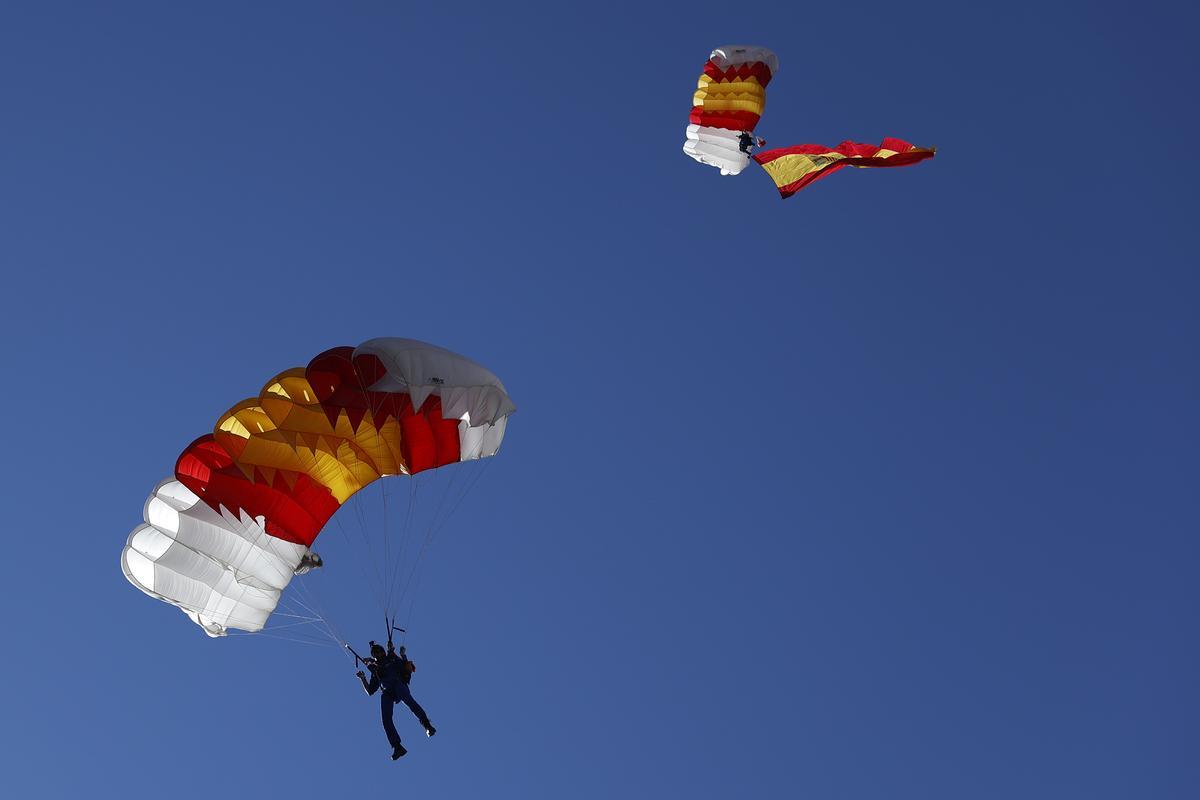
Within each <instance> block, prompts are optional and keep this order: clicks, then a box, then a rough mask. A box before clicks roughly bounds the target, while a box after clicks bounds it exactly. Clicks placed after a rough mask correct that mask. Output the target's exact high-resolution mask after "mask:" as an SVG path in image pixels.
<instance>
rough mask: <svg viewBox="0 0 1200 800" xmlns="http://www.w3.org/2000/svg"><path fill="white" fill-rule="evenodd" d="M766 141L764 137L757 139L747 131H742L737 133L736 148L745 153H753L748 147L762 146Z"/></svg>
mask: <svg viewBox="0 0 1200 800" xmlns="http://www.w3.org/2000/svg"><path fill="white" fill-rule="evenodd" d="M766 143H767V140H766V139H758V138H756V137H754V136H751V135H750V132H749V131H742V132H741V133H739V134H738V150H741V151H742V152H743V153H745V154H746V155H748V156H749V155H753V152H752V151H751V149H750V148H752V147H762V146H764V145H765V144H766Z"/></svg>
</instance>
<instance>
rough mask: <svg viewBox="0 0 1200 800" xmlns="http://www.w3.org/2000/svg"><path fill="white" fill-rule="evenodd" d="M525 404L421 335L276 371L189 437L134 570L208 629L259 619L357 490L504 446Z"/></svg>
mask: <svg viewBox="0 0 1200 800" xmlns="http://www.w3.org/2000/svg"><path fill="white" fill-rule="evenodd" d="M515 410H516V407H515V406H514V405H513V403H512V400H511V399H510V398H509V396H508V394H507V392H505V390H504V385H503V384H502V383H501V382H500V380H499V379H498V378H497V377H496V376H495V375H493V374H492V373H491V372H489V371H488V370H486V369H485V368H483V367H482V366H480V365H479V364H476V363H474V362H473V361H470V360H469V359H467V358H464V357H463V356H460V355H458V354H456V353H452V352H450V351H449V350H443V349H442V348H440V347H435V346H433V345H430V344H425V343H424V342H418V341H415V340H412V339H372V340H370V341H368V342H365V343H363V344H361V345H359V346H358V347H337V348H334V349H332V350H326V351H325V352H324V353H321V354H320V355H318V356H317V357H316V358H314V359H312V360H311V361H310V362H309V363H308V366H306V367H297V368H295V369H289V370H286V371H284V372H281V373H279V374H278V375H276V376H275V377H274V378H272V379H271V380H269V381H267V383H266V385H265V386H264V387H263V389H262V391H261V392H260V393H259V394H258V396H257V397H253V398H250V399H248V400H243V401H242V402H240V403H238V404H237V405H235V406H233V407H232V408H231V409H229V411H227V412H225V413H224V414H222V415H221V417H220V418H219V419H218V420H217V422H216V425H215V426H214V428H213V432H212V433H210V434H206V435H204V436H201V437H200V438H199V439H197V440H196V441H194V442H192V444H190V445H188V447H187V448H186V449H185V450H184V451H183V453H182V454H181V455H180V456H179V459H178V461H177V462H176V465H175V474H174V476H173V477H171V478H168V479H166V480H164V481H162V482H161V483H159V485H158V486H157V487H155V490H154V493H153V494H152V495H151V496H150V499H149V500H147V502H146V506H145V512H144V516H145V523H144V524H142V525H140V526H139V527H137V528H136V529H134V531H133V533H131V534H130V536H129V539H128V542H127V543H126V545H125V549H124V550H123V551H122V553H121V568H122V570H123V571H124V573H125V577H126V578H128V579H129V581H130V582H131V583H132V584H133V585H134V586H136V587H138V588H139V589H141V590H142V591H143V592H145V593H146V594H149V595H151V596H152V597H156V598H158V599H160V600H164V601H166V602H168V603H171V604H173V605H176V606H178V607H179V608H181V609H183V611H184V612H185V613H186V614H187V615H188V616H189V617H190V618H191V619H192V620H193V621H194V622H196V623H197V624H198V625H200V626H201V627H203V628H204V630H205V631H206V632H207V633H208V634H209V635H212V636H221V635H224V634H225V633H226V632H227V629H229V628H240V629H242V630H247V631H258V630H261V629H262V628H263V626H264V625H265V624H266V621H267V618H268V617H269V616H270V615H271V612H272V611H274V609H275V606H276V605H277V604H278V602H279V599H280V595H281V593H282V592H283V590H284V588H285V587H286V586H287V585H288V583H289V581H290V580H291V579H292V576H293V575H294V574H299V573H301V572H303V571H305V570H306V569H308V568H310V567H312V566H314V565H319V563H320V559H319V557H317V556H316V555H315V554H314V553H312V552H311V550H310V549H309V548H310V547H311V545H312V544H313V542H314V540H315V539H316V538H317V535H318V534H319V533H320V532H321V529H322V528H323V527H324V525H325V523H326V522H327V521H328V520H329V518H330V517H331V516H333V514H334V512H336V511H337V510H338V508H340V507H341V505H342V504H343V503H345V502H346V501H347V500H348V499H349V498H350V497H351V496H352V495H353V494H354V493H355V492H358V491H359V490H361V489H362V488H363V487H364V486H366V485H368V484H370V483H372V482H373V481H376V480H378V479H379V478H382V477H386V476H390V475H415V474H417V473H419V472H422V471H424V470H429V469H435V468H437V467H443V466H446V465H449V464H454V463H457V462H460V461H470V460H474V459H480V458H486V457H489V456H492V455H495V453H496V451H497V450H499V448H500V443H501V441H502V440H503V438H504V431H505V427H506V423H507V421H508V416H509V414H511V413H513V411H515Z"/></svg>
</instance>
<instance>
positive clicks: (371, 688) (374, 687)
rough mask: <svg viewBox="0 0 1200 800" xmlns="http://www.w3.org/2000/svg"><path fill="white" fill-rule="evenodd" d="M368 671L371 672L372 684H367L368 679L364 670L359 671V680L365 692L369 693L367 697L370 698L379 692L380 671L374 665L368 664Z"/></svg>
mask: <svg viewBox="0 0 1200 800" xmlns="http://www.w3.org/2000/svg"><path fill="white" fill-rule="evenodd" d="M367 669H369V670H371V681H370V683H368V682H367V678H366V676H365V675H363V673H362V670H359V671H358V673H357V675H358V679H359V680H360V681H362V685H363V691H365V692H366V693H367V695H368V696H370V695H373V694H375V692H377V691H379V670H378V669H376V667H375V665H374V664H368V665H367Z"/></svg>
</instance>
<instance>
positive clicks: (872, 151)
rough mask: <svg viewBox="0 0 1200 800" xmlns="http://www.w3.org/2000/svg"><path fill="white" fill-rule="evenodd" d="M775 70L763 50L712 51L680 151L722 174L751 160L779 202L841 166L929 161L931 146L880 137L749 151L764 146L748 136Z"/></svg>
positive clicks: (775, 60)
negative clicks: (873, 141) (869, 141)
mask: <svg viewBox="0 0 1200 800" xmlns="http://www.w3.org/2000/svg"><path fill="white" fill-rule="evenodd" d="M778 71H779V58H778V57H777V56H776V55H775V54H774V53H772V52H771V51H770V50H768V49H767V48H765V47H758V46H754V45H746V46H726V47H718V48H717V49H716V50H713V51H712V53H711V54H710V55H709V57H708V61H707V62H705V64H704V71H703V72H702V73H701V75H700V80H699V83H698V86H697V89H696V93H695V94H694V95H693V97H692V113H691V116H690V117H689V119H688V123H689V124H688V126H687V131H686V136H687V139H686V141H685V142H684V144H683V151H684V152H685V153H687V154H688V155H689V156H691V157H692V158H694V159H696V160H697V161H699V162H701V163H702V164H709V165H710V166H714V167H717V168H718V169H720V170H721V174H722V175H737V174H738V173H739V172H741V171H742V170H743V169H744V168H745V167H746V165H747V164H748V163H750V159H751V158H753V159H754V160H755V161H756V162H757V163H758V164H760V165H761V166H762V167H763V169H764V170H766V172H767V174H768V175H770V176H771V180H773V181H775V185H776V187H778V189H779V194H780V195H781V196H782V197H784V198H788V197H791V196H792V195H793V194H795V193H796V192H798V191H800V190H801V189H803V188H804V187H805V186H807V185H809V184H810V183H812V182H813V181H815V180H817V179H819V178H823V177H824V176H826V175H829V174H831V173H833V172H836V171H837V170H839V169H841V168H842V167H903V166H907V165H909V164H916V163H917V162H919V161H924V160H925V159H927V158H932V157H933V155H934V153H935V150H934V149H933V148H923V147H917V146H915V145H913V144H910V143H909V142H906V141H904V140H902V139H884V140H883V142H882V143H881V144H879V145H870V144H860V143H858V142H850V141H846V142H842V143H841V144H840V145H838V146H837V147H826V146H824V145H819V144H802V145H795V146H793V147H782V148H777V149H774V150H764V151H762V152H759V153H754V152H753V149H754V147H755V146H756V145H757V146H762V145H763V144H765V142H763V141H762V140H761V139H755V138H754V137H753V136H751V134H752V133H753V132H754V127H755V126H756V125H757V124H758V120H759V118H760V117H761V116H762V113H763V109H764V108H765V107H766V103H767V92H766V88H767V84H768V83H770V81H771V78H772V76H773V75H774V74H775V73H776V72H778Z"/></svg>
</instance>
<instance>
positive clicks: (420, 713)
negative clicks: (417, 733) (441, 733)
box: [400, 686, 433, 736]
mask: <svg viewBox="0 0 1200 800" xmlns="http://www.w3.org/2000/svg"><path fill="white" fill-rule="evenodd" d="M400 699H401V700H402V701H403V702H404V705H406V706H408V710H409V711H411V712H412V713H413V715H414V716H416V718H417V720H418V721H419V722H420V723H421V727H422V728H424V729H425V731H426V732H427V733H428V732H429V731H431V730H433V723H432V722H430V721H429V717H428V715H426V713H425V709H423V708H421V704H420V703H418V702H417V701H416V700H415V699H413V696H412V692H410V691H409V690H408V687H407V686H405V687H404V688H403V689H402V690H401V692H400ZM430 735H431V736H432V735H433V734H430Z"/></svg>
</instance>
